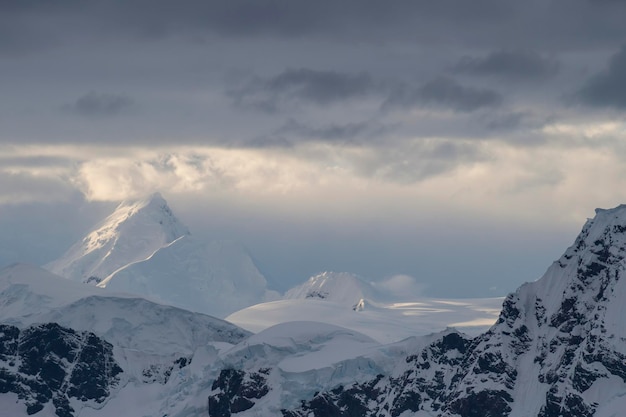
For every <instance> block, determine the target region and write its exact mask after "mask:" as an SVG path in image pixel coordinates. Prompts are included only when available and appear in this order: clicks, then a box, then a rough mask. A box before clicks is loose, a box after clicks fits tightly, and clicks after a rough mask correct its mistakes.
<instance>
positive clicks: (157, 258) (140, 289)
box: [98, 236, 278, 317]
mask: <svg viewBox="0 0 626 417" xmlns="http://www.w3.org/2000/svg"><path fill="white" fill-rule="evenodd" d="M98 286H99V287H106V288H109V289H111V290H114V291H119V292H127V293H132V294H137V295H140V296H143V297H149V298H151V299H154V300H158V301H160V302H163V303H166V304H170V305H174V306H178V307H181V308H185V309H188V310H191V311H197V312H201V313H205V314H210V315H213V316H217V317H224V316H226V315H228V314H229V313H232V312H233V311H236V310H239V309H241V308H244V307H247V306H249V305H253V304H257V303H260V302H263V301H266V300H271V299H276V298H278V294H277V293H273V292H271V291H268V290H267V281H266V280H265V277H264V276H263V275H262V274H261V273H260V272H259V270H258V269H257V267H256V266H255V264H254V262H253V261H252V258H251V257H250V256H249V255H248V253H247V251H246V250H245V249H244V248H243V246H242V245H240V244H238V243H236V242H228V241H216V242H210V243H204V242H201V241H198V240H197V239H195V238H194V237H193V236H182V237H180V238H178V239H177V240H175V241H174V242H172V243H170V244H169V245H167V246H165V247H163V248H160V249H159V250H157V251H156V252H155V253H154V254H153V255H152V256H150V257H149V258H148V259H146V260H143V261H139V262H135V263H132V264H129V265H127V266H126V267H124V268H121V269H119V270H117V271H116V272H114V273H113V274H111V275H109V276H108V277H106V278H105V279H104V280H103V281H102V282H101V283H100V284H98Z"/></svg>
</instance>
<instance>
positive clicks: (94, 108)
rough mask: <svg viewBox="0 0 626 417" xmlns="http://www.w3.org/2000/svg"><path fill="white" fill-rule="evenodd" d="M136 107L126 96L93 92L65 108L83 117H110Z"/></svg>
mask: <svg viewBox="0 0 626 417" xmlns="http://www.w3.org/2000/svg"><path fill="white" fill-rule="evenodd" d="M134 105H135V102H134V101H133V100H132V99H131V98H130V97H128V96H125V95H121V94H105V93H97V92H95V91H91V92H89V93H87V94H85V95H83V96H81V97H79V98H78V99H77V100H76V101H75V102H74V103H72V104H69V105H67V106H65V108H66V109H68V110H70V111H72V112H74V113H76V114H79V115H81V116H87V117H110V116H117V115H119V114H121V113H123V112H125V111H127V110H129V109H131V108H132V107H133V106H134Z"/></svg>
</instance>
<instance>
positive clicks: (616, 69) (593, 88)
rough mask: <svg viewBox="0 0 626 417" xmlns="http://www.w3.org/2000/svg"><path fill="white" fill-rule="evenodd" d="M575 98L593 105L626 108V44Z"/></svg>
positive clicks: (589, 80)
mask: <svg viewBox="0 0 626 417" xmlns="http://www.w3.org/2000/svg"><path fill="white" fill-rule="evenodd" d="M574 100H575V101H578V102H580V103H583V104H586V105H588V106H593V107H614V108H618V109H624V108H626V46H623V47H622V48H621V49H620V51H619V52H617V53H616V54H614V55H613V56H612V57H611V58H610V60H609V64H608V68H606V69H605V70H604V71H602V72H601V73H599V74H596V75H594V76H593V77H591V78H589V79H588V80H587V82H586V83H585V85H584V86H583V87H582V88H581V89H580V90H578V91H577V92H576V93H575V94H574Z"/></svg>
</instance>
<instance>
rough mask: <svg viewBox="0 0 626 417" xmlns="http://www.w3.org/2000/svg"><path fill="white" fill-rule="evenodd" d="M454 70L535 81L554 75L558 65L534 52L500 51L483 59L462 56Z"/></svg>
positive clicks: (550, 58)
mask: <svg viewBox="0 0 626 417" xmlns="http://www.w3.org/2000/svg"><path fill="white" fill-rule="evenodd" d="M454 70H455V71H457V72H462V73H467V74H472V75H485V76H496V77H501V78H513V79H520V80H521V79H530V80H536V79H544V78H548V77H552V76H554V75H556V74H557V72H558V71H559V63H558V61H557V60H556V59H555V58H553V57H545V56H542V55H541V54H539V53H538V52H535V51H529V50H522V49H518V50H501V51H495V52H491V53H490V54H488V55H486V56H484V57H470V56H464V57H463V58H461V60H460V61H459V62H458V64H457V65H456V66H455V67H454Z"/></svg>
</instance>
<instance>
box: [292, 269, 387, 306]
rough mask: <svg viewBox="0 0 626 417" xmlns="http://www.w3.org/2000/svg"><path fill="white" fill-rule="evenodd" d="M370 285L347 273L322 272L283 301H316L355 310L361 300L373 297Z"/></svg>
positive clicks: (296, 288) (293, 289)
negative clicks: (330, 302)
mask: <svg viewBox="0 0 626 417" xmlns="http://www.w3.org/2000/svg"><path fill="white" fill-rule="evenodd" d="M374 293H375V291H374V289H373V288H372V286H371V284H370V283H368V282H366V281H365V280H363V279H361V278H359V277H358V276H356V275H355V274H351V273H348V272H322V273H320V274H317V275H314V276H312V277H311V278H309V279H308V281H306V282H304V283H302V284H300V285H298V286H296V287H294V288H292V289H290V290H289V291H287V292H286V293H285V295H284V297H283V298H284V299H286V300H293V299H318V300H327V301H332V302H335V303H339V304H344V305H348V306H350V307H352V308H355V309H356V308H357V306H358V305H359V304H360V302H361V300H364V299H370V298H372V297H373V296H374Z"/></svg>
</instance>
